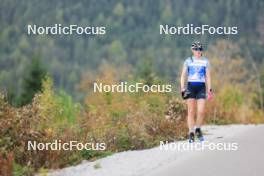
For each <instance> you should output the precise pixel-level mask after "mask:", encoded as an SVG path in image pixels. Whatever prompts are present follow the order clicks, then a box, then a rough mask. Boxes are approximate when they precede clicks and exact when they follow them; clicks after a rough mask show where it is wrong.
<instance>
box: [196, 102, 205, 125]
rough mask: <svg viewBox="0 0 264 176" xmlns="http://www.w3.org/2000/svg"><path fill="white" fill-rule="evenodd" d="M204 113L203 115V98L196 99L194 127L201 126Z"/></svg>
mask: <svg viewBox="0 0 264 176" xmlns="http://www.w3.org/2000/svg"><path fill="white" fill-rule="evenodd" d="M204 115H205V99H198V100H197V119H196V127H198V128H200V127H201V126H202V124H203V120H204Z"/></svg>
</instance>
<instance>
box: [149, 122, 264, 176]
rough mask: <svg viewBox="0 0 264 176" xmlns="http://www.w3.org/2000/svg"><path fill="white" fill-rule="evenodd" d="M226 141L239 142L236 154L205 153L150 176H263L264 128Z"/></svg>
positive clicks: (167, 165)
mask: <svg viewBox="0 0 264 176" xmlns="http://www.w3.org/2000/svg"><path fill="white" fill-rule="evenodd" d="M223 142H226V143H228V142H230V143H233V142H236V143H237V144H238V150H237V151H217V150H214V151H212V150H206V151H202V152H197V153H196V154H195V155H193V156H192V157H188V158H184V159H182V160H181V159H179V160H176V161H175V162H171V163H169V164H164V165H163V166H162V167H159V168H157V169H155V170H152V171H151V172H150V173H147V174H146V175H147V176H162V175H164V176H176V175H177V176H212V175H213V176H263V175H264V125H257V126H255V127H254V128H252V129H250V130H248V131H246V132H243V133H241V134H240V135H239V136H235V137H234V138H230V139H225V140H224V141H223Z"/></svg>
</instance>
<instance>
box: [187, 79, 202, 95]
mask: <svg viewBox="0 0 264 176" xmlns="http://www.w3.org/2000/svg"><path fill="white" fill-rule="evenodd" d="M187 90H188V91H189V92H190V95H189V96H188V98H194V99H206V88H205V83H202V82H201V83H192V82H188V84H187Z"/></svg>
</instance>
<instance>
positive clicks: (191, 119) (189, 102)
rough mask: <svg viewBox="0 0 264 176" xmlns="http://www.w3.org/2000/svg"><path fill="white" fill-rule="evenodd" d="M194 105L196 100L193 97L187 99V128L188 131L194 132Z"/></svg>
mask: <svg viewBox="0 0 264 176" xmlns="http://www.w3.org/2000/svg"><path fill="white" fill-rule="evenodd" d="M195 105H196V100H195V99H193V98H189V99H187V106H188V117H187V124H188V128H189V132H194V126H195V120H194V116H195Z"/></svg>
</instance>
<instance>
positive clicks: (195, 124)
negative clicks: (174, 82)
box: [181, 42, 213, 143]
mask: <svg viewBox="0 0 264 176" xmlns="http://www.w3.org/2000/svg"><path fill="white" fill-rule="evenodd" d="M191 50H192V53H193V56H191V57H189V58H187V59H186V60H185V62H184V65H183V69H182V74H181V94H182V97H183V99H187V107H188V117H187V124H188V128H189V142H190V143H192V142H194V140H195V135H196V136H197V138H198V139H199V140H200V141H203V140H204V138H203V134H202V131H201V126H202V124H203V120H204V114H205V99H206V98H207V99H208V100H210V99H212V98H213V96H212V95H213V94H212V87H211V75H210V64H209V61H208V59H207V58H206V57H204V56H202V51H203V46H202V44H201V43H200V42H194V43H193V44H192V46H191ZM186 77H187V85H186V84H185V79H186ZM206 92H207V94H206ZM196 109H197V113H196V114H197V118H196V121H195V112H196Z"/></svg>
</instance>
